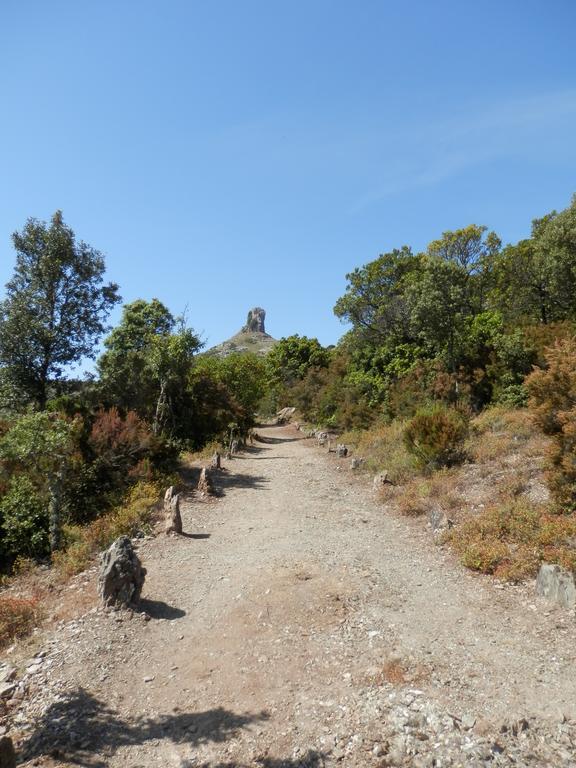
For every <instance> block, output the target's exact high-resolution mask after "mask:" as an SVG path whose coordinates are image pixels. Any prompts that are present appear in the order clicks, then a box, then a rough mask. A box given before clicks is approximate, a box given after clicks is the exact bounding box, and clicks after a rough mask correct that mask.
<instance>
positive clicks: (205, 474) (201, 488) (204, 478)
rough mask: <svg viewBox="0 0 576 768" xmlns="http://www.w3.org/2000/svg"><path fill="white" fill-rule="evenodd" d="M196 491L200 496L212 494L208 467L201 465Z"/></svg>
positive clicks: (212, 488) (212, 484)
mask: <svg viewBox="0 0 576 768" xmlns="http://www.w3.org/2000/svg"><path fill="white" fill-rule="evenodd" d="M198 492H199V493H200V494H201V495H202V496H214V483H213V482H212V475H211V474H210V470H209V469H208V467H202V472H200V480H198Z"/></svg>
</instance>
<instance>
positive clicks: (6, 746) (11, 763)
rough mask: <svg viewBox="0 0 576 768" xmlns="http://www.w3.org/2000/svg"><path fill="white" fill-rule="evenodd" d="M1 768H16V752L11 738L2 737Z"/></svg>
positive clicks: (0, 743)
mask: <svg viewBox="0 0 576 768" xmlns="http://www.w3.org/2000/svg"><path fill="white" fill-rule="evenodd" d="M0 768H16V752H15V750H14V744H13V743H12V739H11V738H10V737H9V736H0Z"/></svg>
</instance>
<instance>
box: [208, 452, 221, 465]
mask: <svg viewBox="0 0 576 768" xmlns="http://www.w3.org/2000/svg"><path fill="white" fill-rule="evenodd" d="M210 469H222V457H221V456H220V453H219V452H218V451H216V453H215V454H214V455H213V456H212V461H211V462H210Z"/></svg>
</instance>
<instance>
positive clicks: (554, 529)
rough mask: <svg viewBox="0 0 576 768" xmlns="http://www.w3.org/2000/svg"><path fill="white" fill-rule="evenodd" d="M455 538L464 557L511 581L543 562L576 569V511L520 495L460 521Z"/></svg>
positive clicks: (477, 568) (451, 537)
mask: <svg viewBox="0 0 576 768" xmlns="http://www.w3.org/2000/svg"><path fill="white" fill-rule="evenodd" d="M448 538H449V540H450V542H451V544H452V546H453V548H454V549H455V551H456V552H457V553H458V554H459V556H460V559H461V561H462V563H463V564H464V565H465V566H466V567H467V568H471V569H472V570H475V571H480V572H481V573H490V574H494V575H495V576H497V577H499V578H502V579H505V580H508V581H522V580H523V579H525V578H528V577H530V576H534V575H535V574H536V572H537V570H538V568H539V566H540V564H541V563H542V562H549V563H558V564H560V565H562V566H563V567H565V568H568V569H569V570H576V547H575V544H574V542H575V540H576V515H554V514H551V513H550V511H549V510H548V509H547V508H546V507H544V506H542V505H537V504H533V503H531V502H529V501H528V500H527V499H526V498H523V497H522V496H520V495H516V496H510V497H509V498H508V499H507V500H506V501H505V502H503V503H501V504H498V505H494V506H491V507H489V508H487V509H485V510H483V512H481V513H480V514H478V515H476V516H474V517H472V518H470V519H469V520H467V521H466V522H464V523H462V524H461V525H458V526H457V527H456V528H454V529H453V530H452V531H451V532H450V534H449V537H448Z"/></svg>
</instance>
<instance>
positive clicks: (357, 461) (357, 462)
mask: <svg viewBox="0 0 576 768" xmlns="http://www.w3.org/2000/svg"><path fill="white" fill-rule="evenodd" d="M362 464H364V459H363V458H362V457H360V458H358V457H356V456H355V457H354V458H353V459H352V461H351V462H350V469H360V467H361V466H362Z"/></svg>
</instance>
